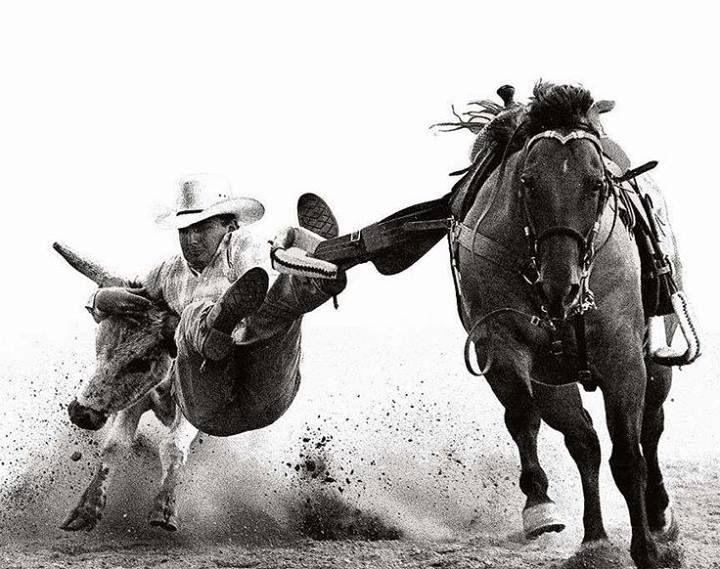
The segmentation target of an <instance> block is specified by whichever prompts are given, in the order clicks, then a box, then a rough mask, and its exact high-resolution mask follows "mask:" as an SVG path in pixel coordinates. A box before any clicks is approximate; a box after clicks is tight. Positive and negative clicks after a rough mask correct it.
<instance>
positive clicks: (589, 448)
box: [533, 384, 607, 543]
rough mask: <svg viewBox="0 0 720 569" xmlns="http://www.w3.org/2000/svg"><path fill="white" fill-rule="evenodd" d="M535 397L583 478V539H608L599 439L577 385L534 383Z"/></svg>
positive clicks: (585, 540) (545, 417)
mask: <svg viewBox="0 0 720 569" xmlns="http://www.w3.org/2000/svg"><path fill="white" fill-rule="evenodd" d="M533 391H534V395H535V400H536V401H537V403H538V407H539V408H540V412H541V414H542V418H543V420H545V422H546V423H547V424H548V425H550V426H551V427H552V428H553V429H556V430H558V431H560V432H561V433H562V434H563V435H564V436H565V446H566V447H567V449H568V451H569V452H570V456H572V458H573V460H574V461H575V464H576V465H577V468H578V471H579V472H580V479H581V481H582V488H583V498H584V509H583V526H584V528H585V535H584V537H583V542H584V543H588V542H592V541H598V540H602V539H607V534H606V533H605V528H604V526H603V520H602V512H601V508H600V482H599V474H600V441H599V440H598V436H597V432H595V429H594V428H593V424H592V419H591V418H590V414H589V413H588V412H587V411H586V410H585V409H584V408H583V405H582V399H581V398H580V392H579V390H578V388H577V386H576V385H571V386H567V387H564V388H562V389H558V388H555V387H544V386H542V385H540V384H535V386H534V388H533Z"/></svg>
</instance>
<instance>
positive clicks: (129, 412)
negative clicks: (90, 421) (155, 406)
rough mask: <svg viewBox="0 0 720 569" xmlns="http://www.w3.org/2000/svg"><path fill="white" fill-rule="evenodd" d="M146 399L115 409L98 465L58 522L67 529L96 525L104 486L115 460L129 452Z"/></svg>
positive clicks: (104, 490) (72, 529)
mask: <svg viewBox="0 0 720 569" xmlns="http://www.w3.org/2000/svg"><path fill="white" fill-rule="evenodd" d="M147 409H148V406H147V400H146V399H142V400H141V401H139V402H138V403H137V404H135V405H133V406H132V407H129V408H127V409H125V410H123V411H120V412H118V413H117V414H116V415H115V418H114V419H113V422H112V425H111V426H110V432H109V434H108V437H107V439H106V441H105V443H104V445H103V448H102V451H101V453H100V465H99V466H98V469H97V471H96V472H95V475H94V476H93V479H92V480H91V481H90V484H89V485H88V487H87V488H86V489H85V491H84V492H83V495H82V496H81V497H80V501H79V502H78V504H77V506H75V508H74V509H73V510H72V511H71V512H70V514H68V516H67V517H66V518H65V521H64V522H63V523H62V525H61V526H60V528H61V529H64V530H67V531H78V530H86V531H90V530H92V529H94V528H95V526H96V525H97V523H98V521H100V519H101V518H102V514H103V510H104V508H105V503H106V501H107V488H108V486H109V484H110V479H111V477H112V474H113V473H114V471H115V469H116V467H117V465H118V464H120V463H121V462H122V461H124V460H125V459H126V457H127V455H128V454H129V453H130V452H131V448H132V443H133V440H134V438H135V432H136V431H137V426H138V422H139V421H140V417H141V416H142V414H143V413H144V412H145V411H147Z"/></svg>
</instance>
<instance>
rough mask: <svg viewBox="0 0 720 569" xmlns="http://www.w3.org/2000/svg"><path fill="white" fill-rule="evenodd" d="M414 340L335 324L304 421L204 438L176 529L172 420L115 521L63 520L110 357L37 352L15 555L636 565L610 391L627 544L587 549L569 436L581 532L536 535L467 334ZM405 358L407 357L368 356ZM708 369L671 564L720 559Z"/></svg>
mask: <svg viewBox="0 0 720 569" xmlns="http://www.w3.org/2000/svg"><path fill="white" fill-rule="evenodd" d="M394 338H399V336H395V335H394V334H393V333H392V332H388V334H387V336H383V337H380V338H377V337H375V336H373V337H370V336H367V335H365V332H364V331H357V330H355V331H353V330H347V331H345V335H344V338H343V342H349V343H352V344H353V345H355V346H358V348H357V349H356V350H355V351H354V352H353V353H349V352H348V353H347V354H345V355H344V357H343V358H341V359H338V358H336V357H334V354H333V345H332V343H331V342H330V341H329V340H328V338H327V337H322V336H317V337H312V336H308V337H307V338H306V340H305V342H306V344H305V349H306V356H305V361H304V366H303V370H304V383H303V387H302V389H301V392H300V394H299V396H298V400H297V401H296V402H295V404H294V405H293V407H292V408H291V410H290V411H289V412H288V414H287V415H286V416H284V417H283V418H282V419H281V420H280V421H278V422H277V423H276V424H275V425H273V426H271V427H269V428H267V429H263V430H262V431H258V432H254V433H247V434H244V435H241V436H239V437H232V438H230V439H214V438H212V437H202V438H201V439H200V440H198V441H196V443H195V445H194V447H193V450H192V451H191V455H190V458H189V461H188V466H187V469H186V474H185V479H184V482H183V484H182V486H181V490H180V494H179V499H178V509H179V515H180V518H181V522H182V525H181V528H180V530H179V531H178V532H175V533H166V532H164V531H162V530H159V529H156V528H151V527H150V526H149V525H148V524H147V523H146V518H147V512H148V510H149V507H150V504H151V502H152V498H153V496H154V493H155V492H156V489H157V481H158V477H159V474H160V472H159V465H158V459H157V451H156V444H157V440H158V438H159V437H160V436H161V434H162V432H161V430H160V429H159V427H158V425H157V423H156V422H155V421H154V419H148V420H146V421H144V423H143V424H142V425H141V429H140V430H141V435H140V436H139V439H138V442H137V444H136V445H135V447H134V448H133V449H131V451H130V452H129V454H128V460H127V464H126V465H125V467H124V469H123V470H122V471H121V472H119V473H117V474H116V479H115V480H113V483H112V487H111V489H110V491H109V496H108V504H107V507H106V513H105V516H104V518H103V519H102V520H101V521H100V523H99V524H98V527H97V528H96V529H95V530H94V531H92V532H88V533H85V532H81V533H66V532H63V531H61V530H59V529H58V526H59V525H60V523H61V522H62V520H63V518H64V517H65V515H66V514H67V513H68V512H69V510H70V509H71V508H72V507H73V506H74V504H75V503H76V502H77V499H78V497H79V495H80V494H81V492H82V490H83V488H84V486H85V485H86V484H87V482H88V481H89V479H90V476H91V473H92V472H93V470H94V468H95V466H96V462H97V456H98V448H99V443H100V440H101V436H102V433H101V434H100V436H98V435H95V434H90V433H85V432H80V431H79V430H78V429H76V428H75V427H73V426H72V425H70V424H69V423H68V421H67V416H66V411H65V404H66V403H67V401H68V400H69V398H70V396H71V395H72V393H73V392H74V390H75V389H76V388H77V387H76V386H77V381H76V380H78V378H80V376H82V375H83V374H84V373H86V372H87V369H88V366H90V365H91V362H90V361H89V360H87V359H83V358H80V357H76V358H71V357H67V355H64V356H62V357H58V356H57V355H53V356H48V358H47V359H45V360H42V359H39V360H38V361H37V362H35V363H34V364H33V365H34V366H35V369H34V372H33V373H32V374H30V373H29V372H28V371H27V369H24V368H22V367H18V368H16V369H15V370H13V369H9V370H8V372H7V373H8V375H7V378H6V379H7V382H9V385H10V390H9V392H8V395H7V397H8V399H9V400H11V401H12V402H13V406H12V407H11V408H10V410H9V412H8V414H7V417H8V420H7V421H6V422H5V423H4V426H3V428H2V430H0V441H2V458H0V462H1V463H2V470H0V473H1V474H2V479H0V482H1V484H0V508H1V509H0V528H1V529H0V567H2V568H13V569H19V568H23V569H26V568H27V569H40V568H43V569H49V568H57V569H70V568H72V569H91V568H92V569H96V568H107V569H111V568H116V567H117V568H120V567H122V568H155V567H161V568H163V569H181V568H182V569H201V568H203V569H204V568H216V567H220V568H222V567H232V568H257V569H261V568H268V569H269V568H290V567H308V568H323V567H327V568H334V567H347V568H361V567H362V568H365V567H368V568H369V567H372V568H384V567H387V568H421V567H423V568H424V567H436V568H486V567H487V568H490V567H492V568H504V569H516V568H517V569H520V568H550V569H580V568H585V569H593V568H595V569H607V568H610V567H612V568H621V567H631V566H632V563H631V560H630V557H629V554H628V548H629V522H628V518H627V510H626V508H625V505H624V502H623V500H622V498H621V496H620V495H619V493H618V491H617V490H616V488H615V487H614V484H613V481H612V478H611V476H610V474H609V468H608V467H607V457H608V456H609V444H608V440H607V434H606V427H605V425H604V423H603V421H602V401H601V399H600V397H599V396H597V395H592V396H589V397H588V398H586V404H587V406H588V408H589V409H590V411H591V413H592V415H593V417H594V418H595V419H596V423H597V424H596V427H597V430H598V432H599V434H600V437H601V443H602V446H603V453H604V454H603V467H602V470H601V494H602V499H603V514H604V519H605V525H606V528H607V529H608V533H609V534H610V542H609V543H606V544H602V545H599V546H595V547H593V548H587V549H582V550H579V545H580V541H581V539H582V527H581V526H582V523H581V518H582V508H581V494H580V485H579V477H578V475H577V471H576V470H575V467H574V465H573V463H572V461H571V460H570V458H569V457H568V455H567V452H566V451H565V449H564V446H563V444H562V437H561V436H559V435H558V434H557V433H554V432H552V431H550V430H549V429H547V428H545V429H543V430H542V431H541V437H540V456H541V459H542V461H543V465H544V467H545V469H546V470H547V473H548V478H549V479H550V485H551V489H550V493H551V496H552V497H553V498H554V499H555V500H556V502H557V504H558V506H559V508H560V510H561V511H562V512H563V515H564V516H565V517H566V523H567V528H566V529H565V531H564V532H562V533H559V534H550V535H545V536H542V537H541V538H539V539H537V540H535V541H527V540H525V539H524V538H523V537H522V536H521V533H520V528H521V519H520V512H521V509H522V504H523V496H522V493H521V492H520V490H519V488H518V480H517V478H518V474H519V472H518V463H517V455H516V450H515V447H514V444H513V443H512V441H511V440H510V437H509V435H508V434H507V432H506V431H505V428H504V425H503V420H502V413H501V409H500V407H499V405H498V403H497V401H496V400H495V399H494V398H493V396H492V394H491V392H490V391H489V389H488V388H487V385H485V384H484V383H483V382H482V381H477V380H475V381H472V380H470V379H469V378H468V376H467V374H466V373H465V370H464V369H463V368H462V364H461V362H459V361H458V360H459V357H458V356H459V355H458V353H457V350H456V349H455V348H457V346H458V345H460V344H461V340H462V338H461V337H460V335H459V334H455V336H453V335H452V334H450V335H448V336H447V337H446V338H445V339H444V340H443V342H442V343H441V344H440V345H438V344H437V339H436V338H428V339H427V340H426V341H425V342H424V343H423V341H417V342H415V344H414V345H413V346H412V347H410V346H408V345H407V344H406V343H404V342H405V340H404V339H394ZM398 352H403V353H405V356H406V357H405V358H404V359H402V360H401V359H397V358H395V359H393V358H387V359H384V360H383V364H384V365H382V366H376V367H373V368H372V369H368V368H367V367H366V366H365V363H366V362H367V361H368V360H369V359H370V358H373V357H374V358H378V357H383V354H384V353H387V354H392V353H398ZM364 366H365V367H364ZM697 366H698V367H697V368H696V369H694V370H692V371H691V372H688V371H683V372H681V373H680V374H679V376H678V379H677V381H676V385H675V387H674V391H673V394H672V397H671V399H670V400H669V401H668V404H667V429H666V433H665V435H664V437H663V441H662V447H661V456H662V458H663V465H664V472H665V477H666V482H667V486H668V488H669V490H670V493H671V495H672V499H673V504H674V506H673V507H674V511H675V513H676V517H677V519H678V521H679V525H680V536H679V540H678V541H677V542H676V543H675V544H672V545H671V546H670V548H669V550H668V553H667V557H666V559H667V561H668V566H672V567H687V568H693V569H694V568H708V569H709V568H720V484H719V480H718V477H719V476H720V471H719V470H718V468H717V465H718V463H719V460H718V454H719V451H718V445H717V438H718V435H717V433H718V429H717V427H716V422H717V420H716V418H717V417H718V411H719V407H720V401H718V397H717V387H716V386H715V379H714V358H709V361H708V362H707V363H704V364H700V363H699V364H697ZM347 370H355V371H353V372H352V373H350V374H348V371H347ZM361 376H362V378H363V380H364V381H363V382H360V381H358V378H360V377H361ZM39 378H45V380H44V382H43V380H42V379H39ZM438 378H442V381H440V380H439V379H438ZM30 382H33V383H32V385H33V386H34V387H33V388H32V389H31V390H30V392H28V390H27V385H28V384H29V383H30ZM13 386H15V387H17V388H18V389H17V390H16V391H14V392H13ZM19 387H22V389H20V388H19ZM78 456H80V458H79V459H78ZM310 465H312V468H310ZM322 471H324V472H322ZM315 473H322V474H323V475H322V476H313V474H315Z"/></svg>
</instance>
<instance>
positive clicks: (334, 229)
mask: <svg viewBox="0 0 720 569" xmlns="http://www.w3.org/2000/svg"><path fill="white" fill-rule="evenodd" d="M297 214H298V223H299V224H300V227H303V228H305V229H307V230H309V231H312V232H313V233H315V234H317V235H319V236H320V237H322V238H324V239H334V238H335V237H337V236H338V235H339V234H340V229H339V227H338V222H337V219H335V216H334V215H333V212H332V210H331V209H330V206H328V204H326V203H325V200H323V199H322V198H321V197H320V196H317V195H315V194H311V193H307V194H303V195H301V196H300V199H298V204H297Z"/></svg>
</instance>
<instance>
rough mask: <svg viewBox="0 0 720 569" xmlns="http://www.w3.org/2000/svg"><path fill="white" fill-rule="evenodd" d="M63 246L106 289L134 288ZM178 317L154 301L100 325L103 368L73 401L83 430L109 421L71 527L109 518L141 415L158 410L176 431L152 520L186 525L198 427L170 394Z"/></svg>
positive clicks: (165, 455)
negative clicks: (185, 483) (181, 477)
mask: <svg viewBox="0 0 720 569" xmlns="http://www.w3.org/2000/svg"><path fill="white" fill-rule="evenodd" d="M53 247H54V248H55V250H56V251H57V252H58V253H60V255H62V257H63V258H64V259H65V260H66V261H67V262H68V263H70V265H72V266H73V267H74V268H75V269H77V270H78V271H79V272H80V273H82V274H83V275H85V276H86V277H88V278H90V279H91V280H92V281H94V282H95V283H97V284H98V286H100V287H104V286H132V284H133V283H131V282H130V281H128V280H126V279H122V278H119V277H116V276H114V275H112V274H110V273H108V272H107V271H106V270H104V269H103V268H102V267H100V266H99V265H97V264H95V263H94V262H91V261H88V260H86V259H83V258H82V257H80V256H79V255H77V254H76V253H75V252H74V251H72V250H71V249H69V248H68V247H65V246H64V245H61V244H59V243H55V244H54V245H53ZM177 323H178V316H177V315H176V314H174V313H172V312H171V311H170V310H169V309H168V308H167V307H166V306H162V305H158V304H157V303H153V304H152V305H151V306H150V307H149V308H148V310H147V311H146V312H145V313H143V314H141V315H134V316H128V315H122V314H108V315H107V317H106V318H103V319H102V320H101V321H100V322H99V323H98V328H97V333H96V348H95V351H96V360H97V361H96V367H95V371H94V373H93V374H92V377H91V378H90V380H89V381H88V382H87V384H86V385H85V386H84V387H83V388H82V390H81V392H80V393H79V394H78V396H77V398H76V399H74V400H73V401H72V402H71V403H70V404H69V405H68V413H69V415H70V420H71V421H72V422H73V423H74V424H75V425H77V426H78V427H81V428H83V429H89V430H98V429H100V428H101V427H103V426H104V425H105V424H106V423H109V424H110V425H109V432H108V436H107V439H106V440H105V443H104V445H103V447H102V450H101V453H100V464H99V465H98V467H97V470H96V472H95V474H94V476H93V478H92V480H91V481H90V484H89V485H88V486H87V488H86V489H85V491H84V492H83V494H82V497H81V498H80V501H79V502H78V504H77V506H75V508H74V509H73V510H72V512H70V514H69V515H68V516H67V518H66V519H65V521H64V522H63V524H62V525H61V526H60V527H61V528H62V529H64V530H68V531H77V530H88V531H89V530H92V529H93V528H94V527H95V525H96V524H97V522H98V521H99V520H100V519H101V517H102V513H103V509H104V507H105V502H106V495H107V487H108V485H109V484H110V479H111V477H112V476H113V474H114V473H115V471H116V470H117V469H118V466H119V464H120V463H122V461H123V460H124V459H125V457H126V455H127V454H128V452H130V449H131V445H132V443H133V440H134V438H135V433H136V431H137V426H138V422H139V421H140V417H141V416H142V415H143V414H144V413H145V412H147V411H152V412H153V413H155V416H156V417H157V418H158V419H159V420H160V422H161V423H162V424H163V425H165V426H167V427H169V432H168V433H167V435H165V436H164V437H163V439H162V441H161V443H160V448H159V454H160V461H161V463H162V481H161V488H160V491H159V493H158V494H157V496H156V498H155V500H154V504H153V507H152V509H151V511H150V516H149V522H150V524H151V525H154V526H158V527H161V528H163V529H166V530H169V531H175V530H177V529H178V518H177V515H176V513H175V492H176V487H177V482H178V474H179V472H180V469H181V468H182V465H183V464H184V463H185V461H186V460H187V453H188V450H189V448H190V445H191V444H192V442H193V440H195V437H196V436H197V434H198V430H197V429H196V428H195V427H193V426H192V425H191V424H190V423H189V422H188V421H187V419H185V417H184V416H183V415H182V413H180V412H179V411H178V409H177V406H176V405H175V402H174V401H173V399H172V396H171V394H170V388H171V385H172V375H171V374H170V373H169V372H170V369H171V366H172V362H173V357H174V356H175V342H174V332H175V327H176V326H177Z"/></svg>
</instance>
